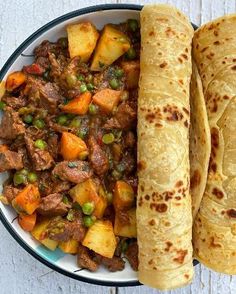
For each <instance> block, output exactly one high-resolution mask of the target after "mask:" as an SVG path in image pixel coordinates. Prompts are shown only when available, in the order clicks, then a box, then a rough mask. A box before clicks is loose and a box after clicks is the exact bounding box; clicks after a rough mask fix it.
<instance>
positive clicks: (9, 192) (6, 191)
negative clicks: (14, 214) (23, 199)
mask: <svg viewBox="0 0 236 294" xmlns="http://www.w3.org/2000/svg"><path fill="white" fill-rule="evenodd" d="M19 192H20V190H19V189H17V188H15V187H13V186H12V185H6V186H4V187H3V191H2V194H3V196H4V197H6V198H7V200H8V202H9V203H11V202H12V200H13V199H14V198H15V197H16V195H17V194H18V193H19Z"/></svg>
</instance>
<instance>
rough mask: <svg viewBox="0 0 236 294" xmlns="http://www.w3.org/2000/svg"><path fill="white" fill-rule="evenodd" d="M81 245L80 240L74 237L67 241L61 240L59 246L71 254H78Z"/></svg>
mask: <svg viewBox="0 0 236 294" xmlns="http://www.w3.org/2000/svg"><path fill="white" fill-rule="evenodd" d="M78 246H79V242H78V241H76V240H73V239H70V240H68V241H66V242H60V243H59V248H60V249H61V250H62V251H63V252H65V253H69V254H76V253H77V249H78Z"/></svg>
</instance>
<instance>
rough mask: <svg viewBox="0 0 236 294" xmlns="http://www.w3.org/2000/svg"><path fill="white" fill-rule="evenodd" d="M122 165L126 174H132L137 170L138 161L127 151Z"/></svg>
mask: <svg viewBox="0 0 236 294" xmlns="http://www.w3.org/2000/svg"><path fill="white" fill-rule="evenodd" d="M120 164H121V165H122V166H123V167H124V172H125V174H126V175H129V174H131V173H132V172H133V171H134V170H135V169H136V161H135V159H134V157H133V155H132V154H131V153H130V152H128V151H126V152H125V154H124V155H123V157H122V160H121V162H120Z"/></svg>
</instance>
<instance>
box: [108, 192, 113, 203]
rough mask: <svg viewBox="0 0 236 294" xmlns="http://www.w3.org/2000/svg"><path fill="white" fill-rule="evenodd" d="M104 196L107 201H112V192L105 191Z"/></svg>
mask: <svg viewBox="0 0 236 294" xmlns="http://www.w3.org/2000/svg"><path fill="white" fill-rule="evenodd" d="M106 198H107V201H108V203H110V204H111V203H112V200H113V194H112V193H111V192H107V193H106Z"/></svg>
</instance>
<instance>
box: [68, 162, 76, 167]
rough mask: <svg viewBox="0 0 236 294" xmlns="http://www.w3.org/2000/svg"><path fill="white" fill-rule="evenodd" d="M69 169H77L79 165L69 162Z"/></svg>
mask: <svg viewBox="0 0 236 294" xmlns="http://www.w3.org/2000/svg"><path fill="white" fill-rule="evenodd" d="M68 167H70V168H75V167H78V165H77V163H76V162H74V161H69V162H68Z"/></svg>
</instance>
